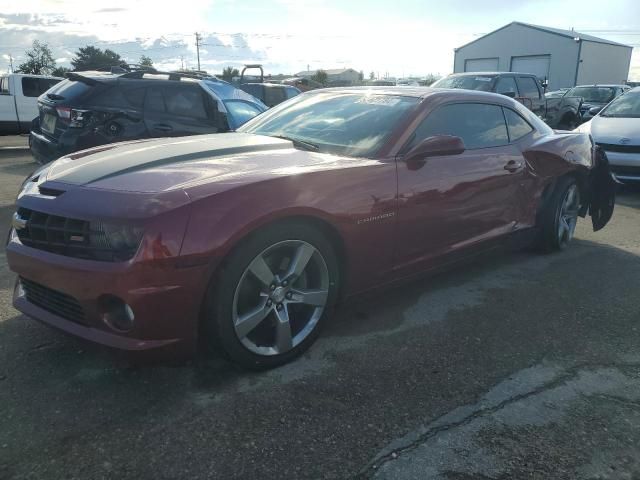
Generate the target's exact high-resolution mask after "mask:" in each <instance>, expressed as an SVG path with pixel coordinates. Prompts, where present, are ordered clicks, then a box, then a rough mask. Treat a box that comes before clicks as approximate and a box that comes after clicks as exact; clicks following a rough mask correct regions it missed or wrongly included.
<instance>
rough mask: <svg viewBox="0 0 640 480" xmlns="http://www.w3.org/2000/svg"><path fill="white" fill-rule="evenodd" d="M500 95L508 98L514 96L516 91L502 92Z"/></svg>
mask: <svg viewBox="0 0 640 480" xmlns="http://www.w3.org/2000/svg"><path fill="white" fill-rule="evenodd" d="M502 95H504V96H505V97H509V98H516V92H502Z"/></svg>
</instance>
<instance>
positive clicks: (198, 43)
mask: <svg viewBox="0 0 640 480" xmlns="http://www.w3.org/2000/svg"><path fill="white" fill-rule="evenodd" d="M201 40H202V38H200V34H199V33H198V32H196V52H197V53H198V71H200V41H201Z"/></svg>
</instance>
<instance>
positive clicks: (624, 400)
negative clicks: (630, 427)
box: [592, 393, 640, 410]
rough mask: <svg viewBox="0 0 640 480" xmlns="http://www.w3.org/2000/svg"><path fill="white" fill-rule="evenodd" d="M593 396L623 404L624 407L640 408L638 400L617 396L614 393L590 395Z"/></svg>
mask: <svg viewBox="0 0 640 480" xmlns="http://www.w3.org/2000/svg"><path fill="white" fill-rule="evenodd" d="M592 397H594V398H601V399H603V400H607V401H609V402H614V403H619V404H621V405H624V406H625V407H632V408H636V409H638V410H640V402H634V401H633V400H629V399H628V398H622V397H618V396H616V395H608V394H606V393H600V394H597V395H592Z"/></svg>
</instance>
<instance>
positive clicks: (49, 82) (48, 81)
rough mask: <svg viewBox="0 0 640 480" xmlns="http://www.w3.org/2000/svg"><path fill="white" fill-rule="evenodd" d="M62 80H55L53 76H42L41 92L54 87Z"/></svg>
mask: <svg viewBox="0 0 640 480" xmlns="http://www.w3.org/2000/svg"><path fill="white" fill-rule="evenodd" d="M58 82H60V80H55V79H53V78H41V79H40V94H41V95H42V94H43V93H44V92H46V91H47V90H49V89H50V88H51V87H53V86H54V85H55V84H56V83H58Z"/></svg>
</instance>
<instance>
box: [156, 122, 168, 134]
mask: <svg viewBox="0 0 640 480" xmlns="http://www.w3.org/2000/svg"><path fill="white" fill-rule="evenodd" d="M153 129H154V130H158V131H159V132H170V131H171V130H173V128H172V127H171V125H167V124H165V123H156V124H155V125H154V126H153Z"/></svg>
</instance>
